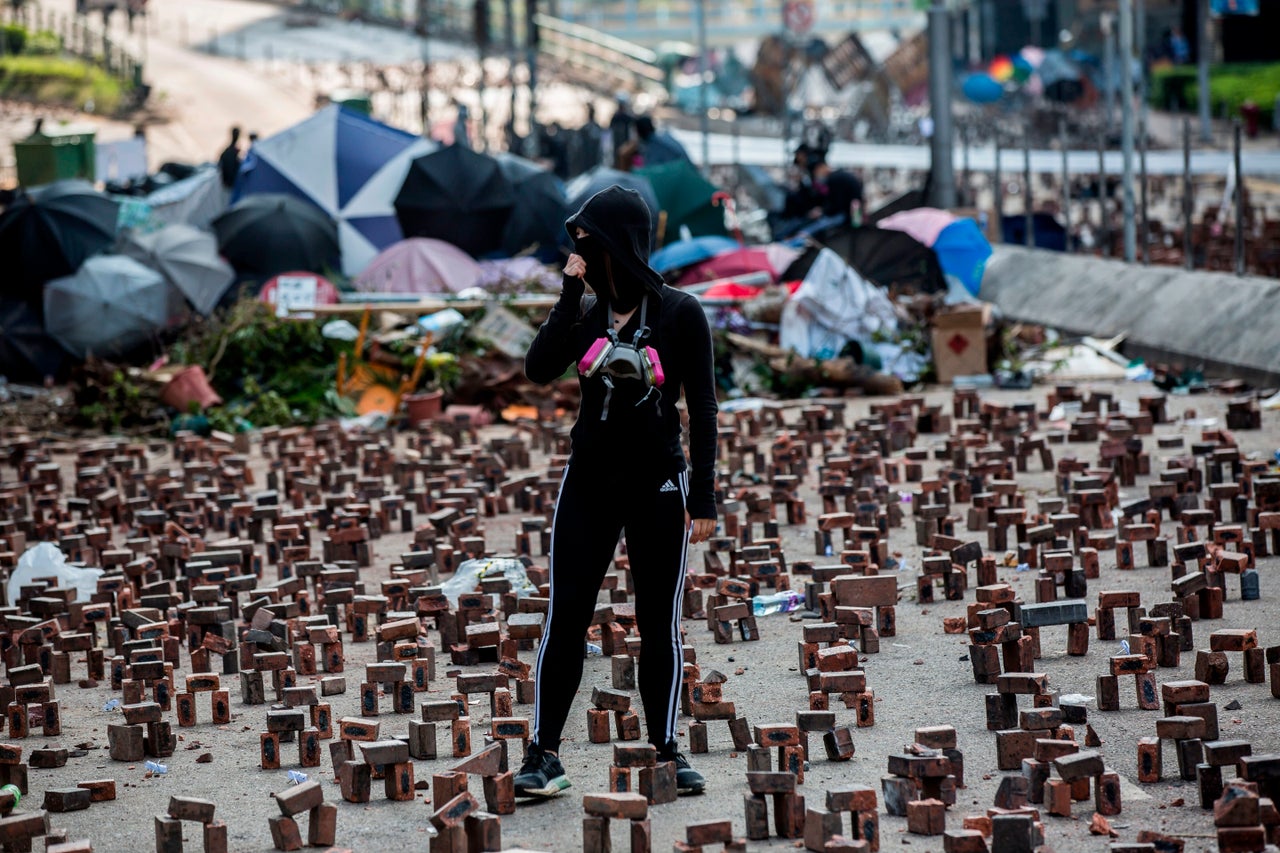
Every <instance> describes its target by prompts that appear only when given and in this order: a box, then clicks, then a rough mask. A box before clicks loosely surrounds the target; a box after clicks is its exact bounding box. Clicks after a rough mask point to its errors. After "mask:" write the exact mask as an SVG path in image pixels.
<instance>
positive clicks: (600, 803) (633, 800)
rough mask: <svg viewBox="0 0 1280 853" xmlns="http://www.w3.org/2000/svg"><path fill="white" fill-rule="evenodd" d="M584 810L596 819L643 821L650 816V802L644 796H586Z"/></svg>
mask: <svg viewBox="0 0 1280 853" xmlns="http://www.w3.org/2000/svg"><path fill="white" fill-rule="evenodd" d="M582 809H583V811H585V812H586V813H587V814H589V815H592V816H595V817H603V818H616V819H618V820H643V819H644V818H645V817H647V816H648V814H649V800H648V799H647V798H646V797H644V796H643V795H642V794H584V795H583V797H582Z"/></svg>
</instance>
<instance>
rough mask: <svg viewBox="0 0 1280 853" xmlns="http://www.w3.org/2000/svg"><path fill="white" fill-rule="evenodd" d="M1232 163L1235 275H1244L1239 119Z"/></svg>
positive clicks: (1242, 179) (1234, 135) (1235, 128)
mask: <svg viewBox="0 0 1280 853" xmlns="http://www.w3.org/2000/svg"><path fill="white" fill-rule="evenodd" d="M1231 129H1232V137H1233V143H1232V147H1233V149H1234V150H1233V151H1232V163H1233V165H1234V166H1235V170H1236V246H1235V254H1236V275H1244V173H1243V172H1241V171H1240V132H1241V127H1240V119H1236V120H1235V122H1233V126H1232V128H1231Z"/></svg>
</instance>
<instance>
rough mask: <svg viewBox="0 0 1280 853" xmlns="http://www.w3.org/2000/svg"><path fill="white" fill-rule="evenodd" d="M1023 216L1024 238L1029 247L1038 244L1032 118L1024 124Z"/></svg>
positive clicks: (1031, 247) (1032, 247)
mask: <svg viewBox="0 0 1280 853" xmlns="http://www.w3.org/2000/svg"><path fill="white" fill-rule="evenodd" d="M1022 218H1023V222H1024V226H1023V227H1025V228H1026V231H1027V233H1026V234H1025V235H1024V237H1023V240H1024V242H1025V243H1026V245H1027V248H1028V249H1034V248H1035V245H1036V219H1035V206H1034V205H1033V204H1032V201H1031V120H1030V119H1028V120H1027V121H1026V123H1024V124H1023V125H1022Z"/></svg>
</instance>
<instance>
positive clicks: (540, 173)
mask: <svg viewBox="0 0 1280 853" xmlns="http://www.w3.org/2000/svg"><path fill="white" fill-rule="evenodd" d="M497 160H498V168H499V169H501V170H502V174H504V175H506V177H507V180H508V181H510V182H511V186H512V187H513V188H514V189H515V194H516V203H515V207H513V208H512V209H511V216H510V217H509V218H508V219H507V227H506V229H504V231H503V233H502V251H503V252H505V253H506V254H508V255H518V254H519V253H520V252H522V251H524V250H525V249H527V248H529V247H530V246H533V245H536V246H537V247H538V255H539V256H548V255H549V256H551V257H554V255H555V250H556V246H558V245H559V244H560V242H561V241H562V238H564V237H566V236H567V234H566V232H565V230H564V221H565V220H566V219H568V218H569V202H568V201H567V200H566V199H565V197H564V184H563V183H561V181H560V179H559V178H557V177H556V176H555V173H554V172H552V171H551V170H550V169H544V168H543V167H541V166H539V165H538V164H537V163H534V162H533V161H532V160H526V159H524V158H523V157H517V156H515V155H514V154H506V153H502V154H499V155H498V156H497Z"/></svg>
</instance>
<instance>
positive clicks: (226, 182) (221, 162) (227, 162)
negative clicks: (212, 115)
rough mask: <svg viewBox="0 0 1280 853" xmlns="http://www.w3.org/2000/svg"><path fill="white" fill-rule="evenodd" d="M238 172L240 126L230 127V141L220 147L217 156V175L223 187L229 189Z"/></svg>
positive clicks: (233, 183)
mask: <svg viewBox="0 0 1280 853" xmlns="http://www.w3.org/2000/svg"><path fill="white" fill-rule="evenodd" d="M239 174H240V128H238V127H233V128H231V143H230V144H229V145H228V146H227V147H226V148H224V149H222V155H221V156H220V157H218V176H219V177H220V178H221V179H222V186H223V188H225V189H227V190H230V189H231V188H232V187H234V186H235V184H236V176H237V175H239Z"/></svg>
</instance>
